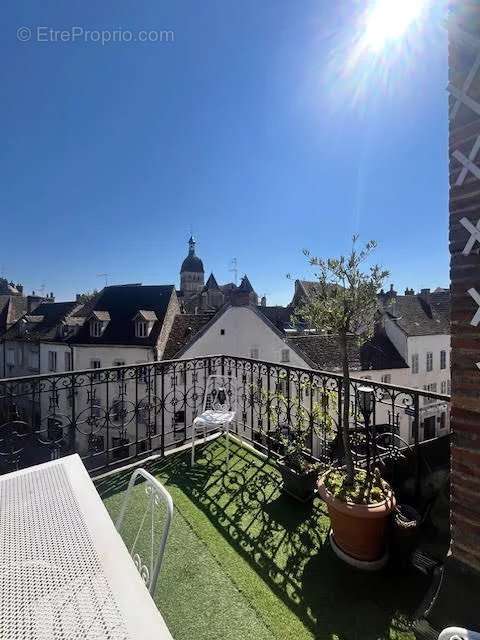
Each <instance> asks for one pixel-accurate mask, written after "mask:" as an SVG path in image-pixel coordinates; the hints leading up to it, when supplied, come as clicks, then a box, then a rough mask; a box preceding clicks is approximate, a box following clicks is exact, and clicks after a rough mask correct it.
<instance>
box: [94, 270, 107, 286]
mask: <svg viewBox="0 0 480 640" xmlns="http://www.w3.org/2000/svg"><path fill="white" fill-rule="evenodd" d="M109 275H110V274H109V273H97V278H105V286H106V287H108V276H109Z"/></svg>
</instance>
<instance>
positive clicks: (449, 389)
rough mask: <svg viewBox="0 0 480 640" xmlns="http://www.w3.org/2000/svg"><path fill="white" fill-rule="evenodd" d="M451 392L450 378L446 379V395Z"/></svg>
mask: <svg viewBox="0 0 480 640" xmlns="http://www.w3.org/2000/svg"><path fill="white" fill-rule="evenodd" d="M451 393H452V383H451V382H450V380H447V395H451Z"/></svg>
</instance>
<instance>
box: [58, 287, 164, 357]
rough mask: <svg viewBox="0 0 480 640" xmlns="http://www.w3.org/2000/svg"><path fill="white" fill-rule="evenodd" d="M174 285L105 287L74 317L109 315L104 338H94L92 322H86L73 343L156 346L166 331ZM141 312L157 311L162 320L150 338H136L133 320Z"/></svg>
mask: <svg viewBox="0 0 480 640" xmlns="http://www.w3.org/2000/svg"><path fill="white" fill-rule="evenodd" d="M174 291H175V287H174V286H173V285H152V286H148V285H117V286H111V287H105V288H104V289H102V291H100V292H99V293H98V294H97V295H96V296H95V297H94V298H93V299H92V300H89V301H88V302H87V303H86V304H85V305H84V306H83V307H82V308H81V309H80V310H79V311H77V312H76V313H75V314H74V317H83V318H89V317H91V315H92V314H95V313H98V312H102V313H108V314H109V317H110V320H109V321H108V323H107V326H106V327H105V329H104V331H103V333H102V335H101V336H100V337H98V338H94V337H92V336H90V327H89V323H84V324H83V326H81V327H80V329H79V331H78V332H77V333H75V335H74V336H72V337H71V338H69V342H71V343H73V344H116V345H124V344H128V345H138V346H154V345H155V344H156V343H157V340H158V337H159V335H160V331H161V329H162V325H163V321H164V318H165V313H166V311H167V308H168V304H169V302H170V298H171V296H172V293H173V292H174ZM139 311H149V312H154V313H155V315H156V317H157V318H158V321H157V322H155V323H154V325H153V327H152V330H151V332H150V335H148V336H146V337H145V338H138V337H136V335H135V322H134V321H133V318H134V317H135V315H136V314H137V313H138V312H139Z"/></svg>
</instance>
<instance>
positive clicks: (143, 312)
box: [134, 309, 158, 322]
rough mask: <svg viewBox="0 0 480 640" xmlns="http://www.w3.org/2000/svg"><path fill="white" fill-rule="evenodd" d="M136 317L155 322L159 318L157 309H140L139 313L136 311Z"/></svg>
mask: <svg viewBox="0 0 480 640" xmlns="http://www.w3.org/2000/svg"><path fill="white" fill-rule="evenodd" d="M134 317H135V318H142V319H143V320H146V321H147V322H155V320H158V318H157V314H156V313H155V311H148V310H147V309H140V311H138V313H136V314H135V316H134Z"/></svg>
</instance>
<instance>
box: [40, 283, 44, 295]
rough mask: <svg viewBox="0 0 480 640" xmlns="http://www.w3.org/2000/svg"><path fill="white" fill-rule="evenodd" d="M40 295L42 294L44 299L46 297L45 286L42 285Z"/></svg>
mask: <svg viewBox="0 0 480 640" xmlns="http://www.w3.org/2000/svg"><path fill="white" fill-rule="evenodd" d="M40 293H41V294H42V298H44V297H45V285H44V284H42V286H41V287H40Z"/></svg>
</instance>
